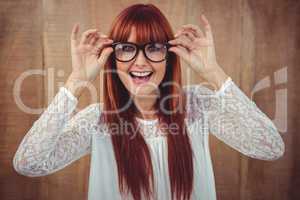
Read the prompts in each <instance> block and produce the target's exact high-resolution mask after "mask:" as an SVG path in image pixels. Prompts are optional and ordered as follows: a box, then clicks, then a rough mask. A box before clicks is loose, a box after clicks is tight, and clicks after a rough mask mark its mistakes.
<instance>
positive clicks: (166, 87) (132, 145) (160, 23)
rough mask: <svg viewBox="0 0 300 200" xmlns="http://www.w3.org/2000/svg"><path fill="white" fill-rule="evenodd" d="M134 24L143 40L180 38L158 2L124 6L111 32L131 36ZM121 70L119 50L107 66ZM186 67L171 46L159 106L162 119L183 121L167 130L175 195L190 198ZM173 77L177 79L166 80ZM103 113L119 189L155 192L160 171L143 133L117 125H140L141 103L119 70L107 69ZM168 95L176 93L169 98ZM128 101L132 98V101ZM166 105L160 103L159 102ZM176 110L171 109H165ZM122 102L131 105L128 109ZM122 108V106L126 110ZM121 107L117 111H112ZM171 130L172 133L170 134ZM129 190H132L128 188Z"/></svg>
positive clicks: (137, 197) (136, 197)
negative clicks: (183, 68)
mask: <svg viewBox="0 0 300 200" xmlns="http://www.w3.org/2000/svg"><path fill="white" fill-rule="evenodd" d="M132 27H135V28H136V33H137V43H145V42H148V41H156V42H167V41H169V40H171V39H174V34H173V31H172V28H171V26H170V24H169V22H168V20H167V19H166V17H165V16H164V15H163V14H162V12H161V11H160V10H159V9H158V8H157V7H155V6H154V5H152V4H134V5H132V6H130V7H128V8H126V9H124V10H123V11H122V12H121V13H120V14H119V15H118V16H117V17H116V19H115V20H114V22H113V24H112V27H111V30H110V32H109V34H108V36H109V38H111V39H112V40H114V42H117V41H127V39H128V38H129V35H130V32H131V29H132ZM114 70H115V71H116V63H115V60H114V58H113V54H111V56H110V57H109V58H108V60H107V63H106V65H105V71H114ZM181 82H182V81H181V67H180V60H179V57H178V56H176V55H175V54H174V53H173V52H169V55H168V58H167V62H166V74H165V76H164V78H163V80H162V82H161V83H160V85H159V90H160V94H161V95H160V96H159V97H158V99H157V102H156V106H157V112H158V118H159V123H165V124H168V125H170V124H171V123H172V124H177V125H178V126H177V127H178V129H176V130H173V129H172V130H171V129H169V130H167V131H168V134H166V138H167V145H168V167H169V177H170V187H171V193H172V194H171V195H172V199H174V198H175V197H176V199H184V200H185V199H190V196H191V193H192V189H193V181H194V180H193V175H194V174H193V152H192V148H191V143H190V140H189V137H188V135H187V134H186V133H187V129H186V125H185V123H184V119H185V113H186V111H185V104H186V103H185V102H186V99H185V96H184V94H183V92H182V83H181ZM164 83H172V84H164ZM103 89H104V91H103V94H104V107H103V118H102V119H104V122H105V123H106V124H107V125H108V127H109V130H110V134H111V139H112V144H113V149H114V154H115V159H116V163H117V168H118V177H119V189H120V191H121V193H125V192H131V194H132V196H133V198H134V200H140V199H142V192H144V195H145V197H146V198H147V199H150V196H151V195H153V188H154V177H153V168H152V163H151V158H150V151H149V149H148V146H147V144H146V142H145V140H144V138H143V136H142V135H141V134H140V133H139V132H138V134H136V135H134V138H133V137H132V136H133V133H132V132H130V131H129V132H126V133H125V132H120V130H122V129H116V128H113V127H112V126H113V125H115V124H118V125H120V126H122V123H124V122H127V123H130V124H133V125H134V127H135V129H134V130H137V129H136V127H137V121H136V119H135V117H134V115H133V113H135V111H136V109H137V108H136V107H135V105H134V103H132V100H131V99H130V94H129V91H128V90H127V89H126V88H125V86H124V85H123V83H122V82H121V80H120V78H119V77H118V74H117V73H105V74H104V88H103ZM166 96H172V98H167V100H164V101H163V102H162V99H164V98H165V99H166ZM128 102H131V104H129V105H128ZM159 105H160V106H159ZM161 106H163V109H165V110H168V111H172V112H171V113H172V114H166V113H165V112H163V109H162V108H161ZM122 108H126V109H125V110H124V109H122ZM120 110H121V111H120ZM112 111H115V112H112ZM170 133H171V134H170ZM126 190H127V191H126Z"/></svg>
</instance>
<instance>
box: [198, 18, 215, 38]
mask: <svg viewBox="0 0 300 200" xmlns="http://www.w3.org/2000/svg"><path fill="white" fill-rule="evenodd" d="M200 19H201V21H202V23H203V24H204V30H205V37H206V38H207V39H210V40H213V35H212V30H211V27H210V24H209V22H208V20H207V18H206V17H205V15H204V14H201V16H200Z"/></svg>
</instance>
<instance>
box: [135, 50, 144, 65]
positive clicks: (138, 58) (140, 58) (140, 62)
mask: <svg viewBox="0 0 300 200" xmlns="http://www.w3.org/2000/svg"><path fill="white" fill-rule="evenodd" d="M145 63H146V57H145V55H144V53H143V51H142V50H141V49H140V50H139V52H138V55H137V56H136V59H135V64H137V65H143V64H145Z"/></svg>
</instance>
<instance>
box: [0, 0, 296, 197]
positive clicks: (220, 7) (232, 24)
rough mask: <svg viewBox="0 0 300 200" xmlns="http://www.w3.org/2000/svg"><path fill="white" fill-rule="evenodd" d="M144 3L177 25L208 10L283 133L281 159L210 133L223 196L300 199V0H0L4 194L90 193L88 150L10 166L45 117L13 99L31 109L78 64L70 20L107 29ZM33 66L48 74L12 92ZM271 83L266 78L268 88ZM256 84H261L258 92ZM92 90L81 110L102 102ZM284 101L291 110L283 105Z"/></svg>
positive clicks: (221, 50) (218, 38) (238, 71)
mask: <svg viewBox="0 0 300 200" xmlns="http://www.w3.org/2000/svg"><path fill="white" fill-rule="evenodd" d="M138 2H143V3H154V4H155V5H157V6H158V7H159V8H160V9H161V10H162V11H163V12H164V13H165V14H166V16H167V18H168V19H169V20H170V22H171V25H172V27H173V28H174V31H176V29H178V28H179V27H180V26H181V25H183V24H187V23H194V24H199V22H198V21H197V20H198V19H197V16H198V14H199V13H202V12H204V14H205V15H206V16H207V17H208V19H209V21H210V23H211V25H212V28H213V33H214V37H215V43H216V51H217V56H218V60H219V63H220V64H221V65H222V67H223V68H224V70H225V72H226V73H227V74H228V75H230V76H231V77H232V79H233V80H234V81H235V83H236V84H237V85H239V86H240V88H241V89H242V90H243V91H244V92H245V93H246V94H247V95H248V96H249V97H251V98H253V99H254V100H255V102H256V104H257V105H258V106H259V107H260V108H261V109H262V110H263V111H264V112H265V113H266V114H267V115H268V116H269V117H270V118H271V119H273V120H274V121H275V122H276V126H277V127H278V128H279V129H280V132H281V134H282V136H283V138H284V141H285V144H286V153H285V155H284V157H283V158H281V159H279V160H277V161H274V162H267V161H261V160H254V159H250V158H247V157H245V156H243V155H241V154H240V153H238V152H236V151H235V150H233V149H231V148H230V147H229V146H226V145H225V144H224V143H222V142H221V141H219V140H218V139H216V138H215V137H214V136H211V137H210V148H211V152H212V159H213V165H214V171H215V178H216V188H217V196H218V199H225V200H226V199H228V200H232V199H236V200H238V199H242V200H252V199H262V200H283V199H299V198H300V193H299V192H298V187H297V186H299V184H300V175H299V171H300V170H299V169H300V159H299V158H300V153H299V152H300V151H299V150H298V149H297V147H298V146H299V145H300V137H299V136H298V135H297V128H300V127H299V125H298V124H300V123H299V121H300V118H299V114H298V113H299V112H297V111H299V108H300V106H299V100H298V98H299V95H298V94H299V89H298V87H297V84H298V83H299V81H300V80H299V76H300V74H299V70H297V67H298V65H299V64H300V60H299V57H297V55H299V51H300V39H299V37H300V28H299V27H300V26H299V25H300V23H299V22H300V15H299V10H300V2H299V1H297V0H287V1H280V0H266V1H251V0H215V1H209V0H176V1H174V0H165V1H129V0H123V1H120V0H113V1H105V0H88V1H86V0H73V1H71V0H66V1H58V0H52V1H37V0H26V1H25V0H20V1H9V0H0V14H1V15H0V47H1V48H0V69H1V70H0V86H1V93H0V94H1V98H0V102H1V103H0V111H1V112H0V116H1V117H0V130H1V138H0V166H1V170H0V199H5V200H7V199H9V200H20V199H26V200H31V199H32V200H36V199H41V200H52V199H56V200H60V199H61V200H62V199H72V200H75V199H78V200H79V199H86V197H87V188H88V174H89V161H90V157H89V156H86V157H84V158H82V159H80V160H79V161H76V162H75V163H73V164H72V165H70V166H67V167H66V168H65V169H63V170H61V171H59V172H56V173H54V174H52V175H50V176H45V177H39V178H27V177H24V176H21V175H18V174H17V173H16V172H15V171H14V170H13V168H12V158H13V155H14V153H15V151H16V148H17V145H18V144H19V143H20V142H21V139H22V138H23V136H24V134H25V133H26V132H27V131H28V130H29V128H30V127H31V125H32V123H33V122H34V121H35V120H36V119H37V118H38V117H39V114H38V113H36V114H28V113H26V112H24V111H23V110H22V109H21V108H20V107H19V106H18V104H17V102H16V101H15V98H14V97H15V96H16V95H14V92H16V93H17V94H20V97H21V99H22V101H23V103H24V104H25V105H27V106H29V107H32V108H42V107H43V106H44V107H45V106H47V105H48V103H49V102H50V101H51V99H52V98H53V96H54V95H55V93H56V92H57V91H58V88H59V86H60V85H61V84H63V83H64V81H65V80H66V79H67V76H68V75H69V73H70V72H71V62H70V47H69V34H70V31H71V27H72V25H73V24H74V23H75V22H80V24H81V28H82V29H81V30H85V29H88V28H94V27H97V28H100V30H101V31H103V32H104V33H107V31H108V29H109V27H110V24H111V22H112V20H113V19H114V17H115V16H116V15H117V14H118V13H119V12H120V11H121V10H122V9H123V8H125V7H126V6H128V5H131V4H133V3H138ZM27 70H41V71H40V72H43V73H45V76H41V75H34V76H30V77H28V78H27V79H26V80H25V81H24V83H23V84H22V86H21V91H19V92H18V90H14V87H15V86H16V82H17V80H18V78H19V77H20V76H21V75H22V74H23V72H25V71H27ZM101 77H102V75H101V76H100V77H98V79H97V80H96V81H95V83H94V85H95V86H96V88H97V91H101V88H102V84H101ZM183 80H184V83H185V84H191V83H197V82H201V81H202V79H201V77H198V76H196V75H195V74H193V73H192V71H191V70H190V69H189V68H188V67H187V66H186V65H185V64H184V63H183ZM265 81H266V82H265ZM265 83H267V86H266V87H263V86H265ZM259 87H263V89H258V91H257V92H255V93H253V89H254V88H259ZM297 92H298V93H297ZM93 96H94V94H89V93H88V92H85V93H84V94H83V95H82V97H81V98H80V102H79V109H81V108H83V107H85V106H86V105H88V104H90V103H92V102H95V101H101V100H102V96H101V93H99V94H97V99H94V98H93ZM285 100H286V101H285ZM285 106H287V109H288V110H287V113H288V115H287V118H286V117H285V116H284V113H285V112H281V111H280V109H283V110H284V108H285ZM297 122H298V123H297ZM297 169H298V170H297Z"/></svg>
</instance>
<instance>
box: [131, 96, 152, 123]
mask: <svg viewBox="0 0 300 200" xmlns="http://www.w3.org/2000/svg"><path fill="white" fill-rule="evenodd" d="M156 100H157V96H155V97H153V96H152V97H149V96H144V97H134V99H133V101H134V104H135V106H136V108H137V109H138V111H137V113H136V117H139V118H142V119H156V118H157V113H156V108H155V102H156Z"/></svg>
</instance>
